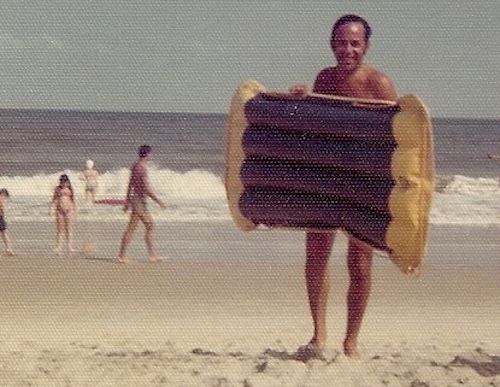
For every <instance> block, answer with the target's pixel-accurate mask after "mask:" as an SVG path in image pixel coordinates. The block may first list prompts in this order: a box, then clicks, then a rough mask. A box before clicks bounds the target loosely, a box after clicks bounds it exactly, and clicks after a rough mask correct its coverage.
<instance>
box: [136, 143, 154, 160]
mask: <svg viewBox="0 0 500 387" xmlns="http://www.w3.org/2000/svg"><path fill="white" fill-rule="evenodd" d="M150 153H151V146H150V145H141V146H140V147H139V149H138V150H137V154H138V155H139V157H140V158H141V159H142V158H143V157H146V156H147V155H149V154H150Z"/></svg>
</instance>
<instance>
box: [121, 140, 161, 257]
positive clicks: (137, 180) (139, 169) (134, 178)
mask: <svg viewBox="0 0 500 387" xmlns="http://www.w3.org/2000/svg"><path fill="white" fill-rule="evenodd" d="M137 153H138V155H139V159H138V160H137V161H136V162H135V164H134V165H133V166H132V168H131V170H130V180H129V184H128V189H127V196H126V201H125V206H124V207H123V210H124V211H125V212H126V211H128V210H129V209H130V210H131V213H130V220H129V222H128V225H127V228H126V230H125V232H124V233H123V237H122V242H121V245H120V251H119V253H118V262H121V263H126V262H127V261H128V259H127V257H126V254H125V253H126V250H127V247H128V245H129V243H130V241H131V239H132V236H133V234H134V231H135V229H136V228H137V225H138V223H139V221H140V222H142V223H143V224H144V227H145V229H146V234H145V237H144V239H145V241H146V247H147V251H148V256H149V261H150V262H156V261H158V260H159V258H158V255H157V254H156V252H155V250H154V247H153V218H152V216H151V214H150V213H149V211H148V209H147V205H146V199H147V198H148V197H150V198H151V199H153V200H154V201H155V202H156V203H158V205H159V206H160V207H161V208H162V209H165V204H163V202H162V201H161V199H160V198H158V197H157V196H156V195H155V194H154V192H153V190H152V189H151V186H150V184H149V179H148V169H147V163H148V160H149V158H150V156H151V147H150V146H149V145H142V146H140V147H139V150H138V152H137Z"/></svg>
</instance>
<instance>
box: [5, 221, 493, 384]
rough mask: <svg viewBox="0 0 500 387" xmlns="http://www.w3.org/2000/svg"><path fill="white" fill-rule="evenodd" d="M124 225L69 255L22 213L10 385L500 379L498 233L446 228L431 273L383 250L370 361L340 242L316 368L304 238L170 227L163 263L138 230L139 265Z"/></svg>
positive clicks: (341, 240)
mask: <svg viewBox="0 0 500 387" xmlns="http://www.w3.org/2000/svg"><path fill="white" fill-rule="evenodd" d="M124 227H125V224H124V223H120V222H110V223H90V222H85V221H81V220H80V221H79V223H78V224H77V226H76V242H77V246H78V247H81V248H82V249H83V250H85V251H82V252H80V253H77V254H73V255H68V256H62V257H56V256H55V255H53V254H52V253H51V250H50V247H51V244H52V241H53V225H52V224H50V223H43V222H38V223H15V222H11V227H10V228H11V234H12V237H13V239H14V241H15V246H16V248H17V250H18V251H19V253H18V255H17V256H14V257H7V256H1V257H0V316H1V319H0V386H244V387H250V386H252V387H256V386H413V387H417V386H419V387H423V386H463V385H465V386H500V328H499V327H500V282H499V278H500V264H499V263H500V245H499V243H500V242H499V240H500V238H499V236H500V230H499V228H498V227H497V228H489V229H485V228H478V229H474V228H471V229H467V230H465V231H464V230H462V231H460V232H458V231H457V230H456V229H452V228H450V229H446V228H436V227H434V228H432V229H431V233H430V241H429V253H428V256H427V257H426V263H425V265H424V267H423V270H422V273H421V275H420V276H419V277H418V278H413V279H410V278H407V277H406V276H404V275H403V274H401V273H400V272H399V271H398V270H397V269H396V267H395V266H394V265H392V263H390V262H388V261H387V259H386V258H385V257H380V254H377V257H376V259H375V264H374V272H373V290H372V295H371V299H370V304H369V306H368V310H367V312H366V316H365V320H364V323H363V329H362V333H361V337H360V350H361V351H362V354H363V357H362V359H361V360H357V361H355V360H350V359H347V358H345V357H344V356H343V355H342V353H341V347H342V339H343V335H344V330H345V314H346V313H345V294H346V290H347V285H348V279H347V273H346V267H345V258H344V256H345V245H346V239H345V237H343V236H339V237H338V240H337V242H338V243H337V247H336V248H335V250H334V252H333V254H332V259H331V270H332V284H333V286H332V290H331V296H330V304H329V311H328V328H329V333H330V336H329V338H328V346H327V349H326V351H325V355H326V359H325V360H312V361H309V362H303V361H299V360H297V358H296V356H295V351H296V349H297V347H298V346H300V345H303V344H305V343H306V342H307V341H308V340H309V338H310V336H311V333H312V332H311V330H312V324H311V319H310V315H309V310H308V304H307V296H306V292H305V285H304V279H303V256H304V235H303V233H300V232H294V231H283V230H281V231H256V232H253V233H243V232H240V231H238V230H237V229H235V227H234V226H233V225H232V224H231V223H224V222H221V223H220V224H217V223H214V224H203V223H201V224H196V223H185V224H182V223H181V224H173V223H172V224H169V223H163V224H159V225H158V227H157V229H156V239H157V241H158V246H159V249H160V251H161V252H162V253H163V254H165V255H168V259H167V260H165V261H163V262H160V263H148V262H147V260H146V257H145V252H144V247H143V241H142V235H140V233H137V234H136V237H135V239H134V241H133V245H132V246H131V250H130V255H131V256H134V257H136V258H137V259H136V260H135V261H132V262H131V263H129V264H127V265H123V264H117V263H115V262H114V261H113V259H114V256H115V254H116V249H117V247H118V243H119V238H120V236H121V232H122V231H123V228H124ZM471 257H477V262H478V263H477V264H476V263H474V261H473V260H471ZM471 262H472V263H471Z"/></svg>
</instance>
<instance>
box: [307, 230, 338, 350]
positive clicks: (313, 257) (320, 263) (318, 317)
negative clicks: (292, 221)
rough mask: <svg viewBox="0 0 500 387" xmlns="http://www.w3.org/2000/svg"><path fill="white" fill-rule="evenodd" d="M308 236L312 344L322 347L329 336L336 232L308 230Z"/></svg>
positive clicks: (308, 291) (308, 286)
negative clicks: (333, 247) (329, 299)
mask: <svg viewBox="0 0 500 387" xmlns="http://www.w3.org/2000/svg"><path fill="white" fill-rule="evenodd" d="M306 238H307V240H306V270H305V272H306V284H307V294H308V296H309V306H310V308H311V315H312V319H313V323H314V335H313V337H312V339H311V341H310V344H314V345H316V346H317V347H319V348H321V347H323V346H324V344H325V342H326V336H327V333H326V309H327V303H328V294H329V291H330V274H329V270H328V260H329V257H330V252H331V248H332V244H333V240H334V238H335V234H334V233H332V232H325V233H323V232H308V233H307V236H306Z"/></svg>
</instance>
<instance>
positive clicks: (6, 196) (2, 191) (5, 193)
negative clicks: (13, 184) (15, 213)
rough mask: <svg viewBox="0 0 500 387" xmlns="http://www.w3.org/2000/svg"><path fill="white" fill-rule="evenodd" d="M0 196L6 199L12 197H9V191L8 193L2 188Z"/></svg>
mask: <svg viewBox="0 0 500 387" xmlns="http://www.w3.org/2000/svg"><path fill="white" fill-rule="evenodd" d="M0 196H3V197H5V198H8V197H9V196H10V195H9V191H7V189H6V188H2V189H0Z"/></svg>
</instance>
